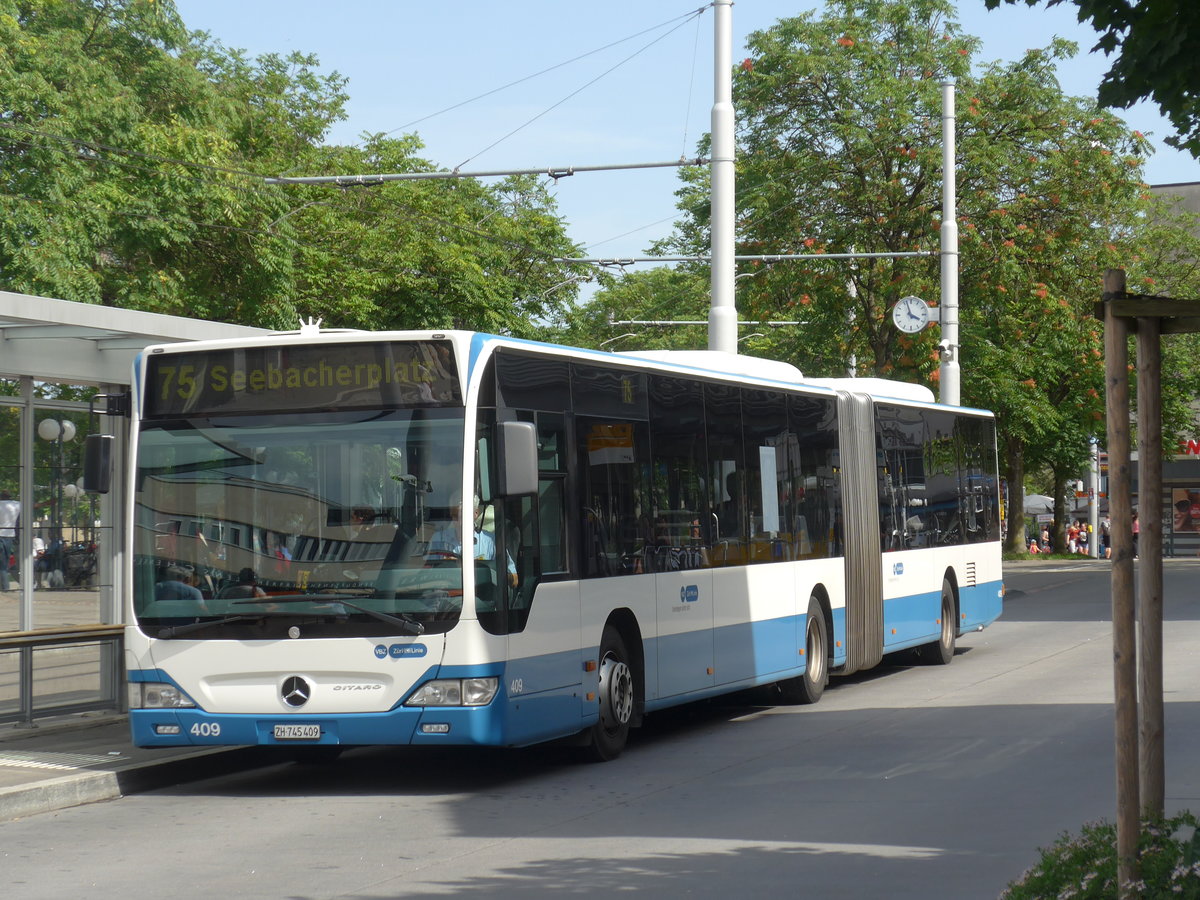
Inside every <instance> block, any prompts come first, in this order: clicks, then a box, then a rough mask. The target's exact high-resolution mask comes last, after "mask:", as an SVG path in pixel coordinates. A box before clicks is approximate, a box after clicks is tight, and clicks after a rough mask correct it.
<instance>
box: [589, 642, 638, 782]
mask: <svg viewBox="0 0 1200 900" xmlns="http://www.w3.org/2000/svg"><path fill="white" fill-rule="evenodd" d="M599 674H600V685H599V695H600V696H599V699H600V720H599V721H598V722H597V723H596V724H595V725H593V726H592V728H591V736H590V740H589V741H588V746H587V750H588V755H589V756H590V757H591V758H592V759H594V760H596V761H598V762H607V761H608V760H610V759H616V758H617V757H618V756H620V755H621V751H622V750H624V749H625V742H626V741H627V740H628V739H629V723H630V720H631V719H632V718H633V707H634V701H635V697H636V691H635V688H634V683H633V678H634V675H633V669H632V667H631V666H630V665H629V653H628V651H627V650H626V648H625V639H624V638H622V637H621V632H619V631H618V630H617V629H616V628H614V627H613V626H612V625H606V626H604V636H603V637H602V638H601V639H600V672H599Z"/></svg>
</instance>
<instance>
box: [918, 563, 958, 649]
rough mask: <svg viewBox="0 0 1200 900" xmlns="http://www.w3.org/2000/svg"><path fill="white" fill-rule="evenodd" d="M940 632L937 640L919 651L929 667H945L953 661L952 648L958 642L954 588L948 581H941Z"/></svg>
mask: <svg viewBox="0 0 1200 900" xmlns="http://www.w3.org/2000/svg"><path fill="white" fill-rule="evenodd" d="M940 622H941V626H942V628H941V632H940V633H939V634H938V639H937V640H936V641H934V642H933V643H930V644H925V645H924V646H923V647H921V648H919V649H920V659H921V661H922V662H925V663H928V664H929V665H931V666H946V665H949V664H950V661H951V660H952V659H954V648H955V646H956V644H957V642H958V615H957V614H956V613H955V611H954V588H952V587H951V586H950V582H949V581H948V580H945V579H943V581H942V614H941V617H940Z"/></svg>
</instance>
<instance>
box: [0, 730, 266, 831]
mask: <svg viewBox="0 0 1200 900" xmlns="http://www.w3.org/2000/svg"><path fill="white" fill-rule="evenodd" d="M277 762H279V758H278V757H277V756H276V757H273V758H272V757H270V756H269V755H268V754H265V753H262V752H261V748H258V747H240V748H238V747H231V748H228V749H225V748H221V749H213V750H200V751H197V752H196V753H190V754H187V755H185V756H173V757H170V758H167V759H163V760H154V761H150V762H139V763H133V764H131V765H127V766H124V767H118V768H115V769H112V770H102V771H80V772H75V773H72V774H69V775H59V776H56V777H53V778H48V779H45V780H43V781H37V782H34V783H32V784H24V785H14V786H12V787H7V788H0V822H4V821H9V820H12V819H19V818H24V817H26V816H32V815H38V814H40V813H47V812H56V811H59V810H63V809H70V808H72V807H76V806H83V805H84V804H88V803H100V802H103V801H105V800H118V799H120V798H121V797H124V796H128V795H130V794H139V793H144V792H146V791H153V790H158V789H160V788H166V787H172V786H174V785H177V784H182V783H184V782H188V781H197V780H200V779H203V778H210V777H213V776H216V775H222V774H225V773H226V772H228V771H229V770H230V769H236V768H243V769H253V768H258V767H259V766H264V765H270V764H272V763H277Z"/></svg>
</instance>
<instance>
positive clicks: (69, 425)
mask: <svg viewBox="0 0 1200 900" xmlns="http://www.w3.org/2000/svg"><path fill="white" fill-rule="evenodd" d="M37 433H38V437H40V438H41V439H42V440H43V441H49V442H50V443H52V444H53V445H54V462H53V469H52V477H53V480H52V481H51V483H50V502H51V504H52V505H51V510H50V527H51V530H52V532H53V533H52V536H51V545H53V546H54V547H55V554H54V556H53V557H52V558H51V560H50V565H51V566H52V567H54V568H59V569H61V568H62V559H61V558H60V556H61V554H62V550H63V531H62V524H63V523H62V501H63V471H62V470H63V442H64V441H73V440H75V423H74V422H72V421H71V420H70V419H63V420H61V421H59V420H58V419H42V421H40V422H38V427H37ZM47 549H49V548H47Z"/></svg>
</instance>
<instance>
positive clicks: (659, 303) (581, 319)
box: [549, 266, 708, 350]
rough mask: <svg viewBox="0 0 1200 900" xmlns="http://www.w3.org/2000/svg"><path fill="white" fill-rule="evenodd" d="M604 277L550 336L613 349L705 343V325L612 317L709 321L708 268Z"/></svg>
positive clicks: (687, 346)
mask: <svg viewBox="0 0 1200 900" xmlns="http://www.w3.org/2000/svg"><path fill="white" fill-rule="evenodd" d="M601 277H602V283H601V288H600V290H599V291H597V293H596V296H595V297H594V298H593V300H592V301H591V302H590V303H587V304H585V305H583V306H580V307H577V308H575V309H574V310H572V311H571V312H570V313H569V314H568V315H567V317H566V320H565V323H564V325H563V327H561V328H560V329H558V330H556V331H555V332H554V333H553V334H551V335H549V336H550V337H552V338H553V339H554V340H558V341H562V342H563V343H566V344H574V345H576V346H580V347H602V346H606V345H607V346H610V347H611V349H614V350H686V349H692V348H695V347H698V346H703V345H704V344H705V341H706V338H705V334H706V333H707V326H706V325H685V326H661V327H656V326H637V325H629V326H625V325H610V324H609V322H610V321H611V320H614V319H616V320H624V319H640V320H643V321H652V322H666V321H681V320H688V321H699V322H707V321H708V273H707V271H702V272H698V271H695V270H694V269H693V268H689V267H666V266H662V267H656V268H653V269H647V270H644V271H640V272H631V273H629V274H627V275H624V276H622V277H620V278H614V277H611V276H601ZM610 342H611V344H610Z"/></svg>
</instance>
